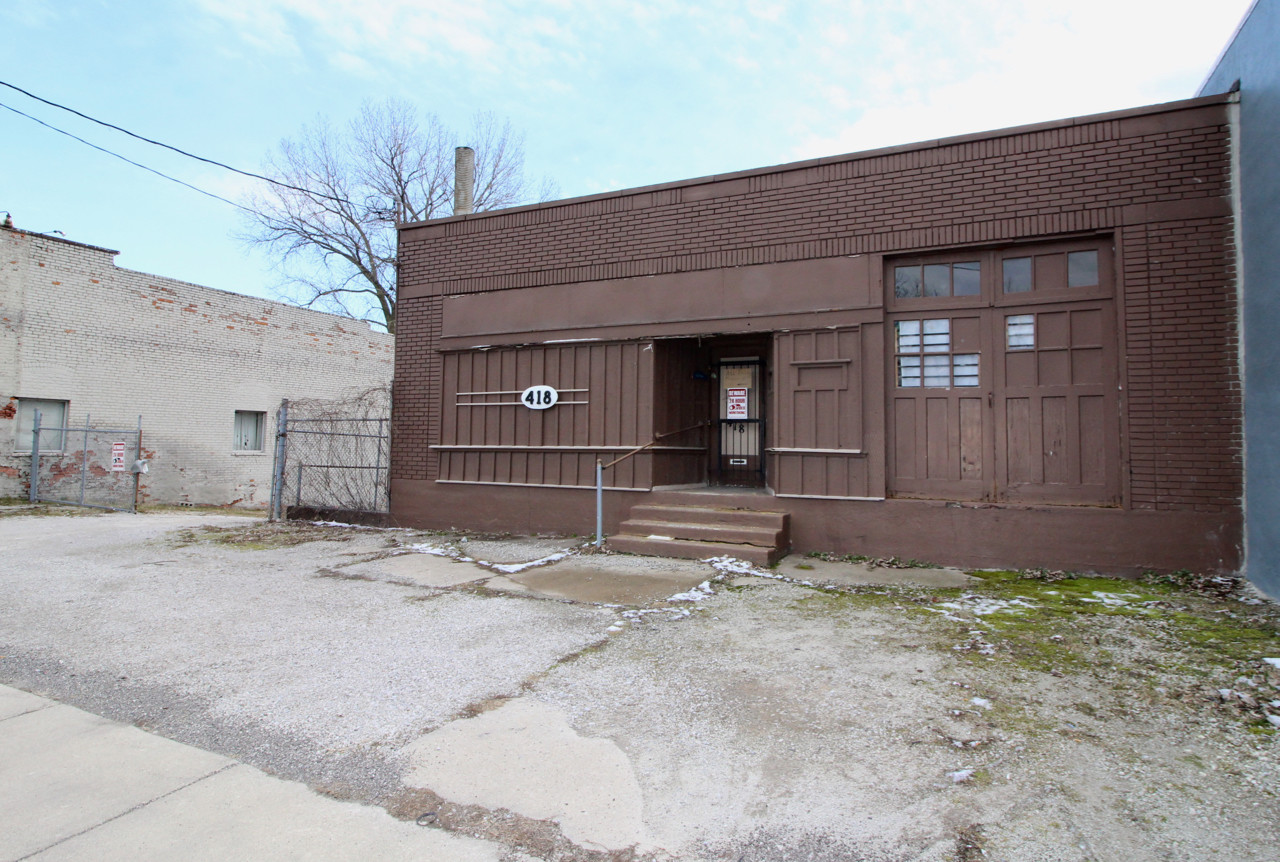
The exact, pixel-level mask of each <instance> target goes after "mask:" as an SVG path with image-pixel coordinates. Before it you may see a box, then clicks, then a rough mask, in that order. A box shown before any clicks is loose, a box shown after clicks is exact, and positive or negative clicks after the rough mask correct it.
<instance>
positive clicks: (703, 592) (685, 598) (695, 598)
mask: <svg viewBox="0 0 1280 862" xmlns="http://www.w3.org/2000/svg"><path fill="white" fill-rule="evenodd" d="M711 594H712V593H711V582H710V581H703V582H702V583H700V584H698V585H697V586H696V587H694V588H693V589H691V590H689V591H688V592H687V593H676V594H675V595H674V596H668V597H667V601H669V602H700V601H702V600H703V599H705V598H706V597H707V596H709V595H711Z"/></svg>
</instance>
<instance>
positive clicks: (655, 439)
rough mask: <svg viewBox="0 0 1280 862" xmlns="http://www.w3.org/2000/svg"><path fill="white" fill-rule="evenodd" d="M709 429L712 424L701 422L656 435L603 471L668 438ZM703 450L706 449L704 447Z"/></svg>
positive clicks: (609, 464)
mask: <svg viewBox="0 0 1280 862" xmlns="http://www.w3.org/2000/svg"><path fill="white" fill-rule="evenodd" d="M709 427H711V422H710V421H703V422H699V423H697V424H696V425H690V426H689V427H688V428H681V429H680V430H679V431H668V432H666V433H665V434H654V435H653V439H652V440H650V441H649V442H648V443H645V444H644V445H643V446H637V447H636V448H634V449H632V450H631V451H630V452H628V453H627V454H625V455H620V456H618V457H617V458H614V459H613V460H612V461H610V462H609V463H608V464H605V465H604V466H603V467H602V468H601V469H604V470H608V469H609V468H610V467H612V466H613V465H614V464H618V463H621V462H623V461H625V460H627V459H628V458H630V457H631V456H632V455H639V454H640V453H641V452H643V451H644V450H645V449H648V448H649V447H650V446H657V445H658V441H659V440H663V439H665V438H667V437H674V436H676V435H677V434H683V433H684V432H686V431H692V430H693V429H695V428H709ZM703 448H704V449H705V448H706V447H705V446H704V447H703ZM597 460H599V459H597Z"/></svg>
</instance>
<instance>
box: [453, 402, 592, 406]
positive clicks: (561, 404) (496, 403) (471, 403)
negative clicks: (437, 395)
mask: <svg viewBox="0 0 1280 862" xmlns="http://www.w3.org/2000/svg"><path fill="white" fill-rule="evenodd" d="M590 403H591V402H590V401H557V402H556V403H555V404H554V405H552V406H554V407H573V406H578V407H586V406H587V405H589V404H590ZM454 406H455V407H524V406H526V405H525V403H524V402H523V401H459V402H457V403H456V404H454Z"/></svg>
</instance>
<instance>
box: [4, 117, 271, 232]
mask: <svg viewBox="0 0 1280 862" xmlns="http://www.w3.org/2000/svg"><path fill="white" fill-rule="evenodd" d="M0 108H4V109H6V110H9V111H13V112H14V113H15V114H17V115H19V116H21V117H26V118H27V119H28V120H31V121H32V122H35V123H39V124H40V125H42V126H44V127H45V128H46V129H52V130H53V131H55V132H57V133H58V134H60V135H66V136H67V137H68V138H72V139H73V140H77V141H79V142H80V143H82V144H84V145H85V146H89V147H93V148H94V149H95V150H98V151H99V152H103V153H106V154H107V155H109V156H115V157H116V158H117V159H119V160H120V161H122V162H128V163H129V164H131V165H133V166H134V167H135V168H142V169H143V170H144V171H150V172H151V173H153V174H155V175H156V176H158V177H164V178H165V179H166V180H170V181H172V182H175V183H177V184H178V185H180V186H186V187H187V188H189V189H191V190H192V191H195V192H199V193H200V194H202V195H208V196H209V197H211V198H213V199H214V200H219V201H222V202H223V203H227V204H231V205H232V206H233V207H236V208H238V209H242V210H244V211H245V212H248V213H251V212H253V210H251V209H249V208H248V207H244V206H240V204H238V203H236V202H235V201H232V200H227V199H226V198H224V197H222V196H221V195H215V194H214V193H213V192H207V191H205V190H204V189H201V188H196V187H195V186H193V185H191V183H187V182H183V181H182V180H180V179H178V178H177V177H171V176H169V175H168V174H163V173H161V172H160V171H157V170H156V169H155V168H149V167H147V166H146V165H143V164H139V163H138V162H135V161H133V160H132V159H127V158H125V157H124V156H122V155H120V154H119V153H113V152H111V150H108V149H106V148H105V147H100V146H98V145H97V144H92V143H90V142H88V141H86V140H85V139H84V138H78V137H76V136H75V135H73V134H71V133H70V132H67V131H63V130H62V129H59V128H58V127H57V126H51V125H49V124H48V123H46V122H45V121H44V120H39V119H36V118H35V117H33V116H31V115H30V114H24V113H22V111H19V110H18V109H17V108H13V107H10V106H9V105H6V104H5V103H4V102H0Z"/></svg>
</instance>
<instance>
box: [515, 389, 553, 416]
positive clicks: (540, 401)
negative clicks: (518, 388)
mask: <svg viewBox="0 0 1280 862" xmlns="http://www.w3.org/2000/svg"><path fill="white" fill-rule="evenodd" d="M559 400H560V393H559V392H556V390H555V389H553V388H552V387H550V386H530V387H529V388H528V389H526V390H525V391H524V392H523V394H521V396H520V401H521V403H523V404H524V406H526V407H528V408H530V409H532V410H546V409H547V408H548V407H554V406H555V403H556V402H557V401H559Z"/></svg>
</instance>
